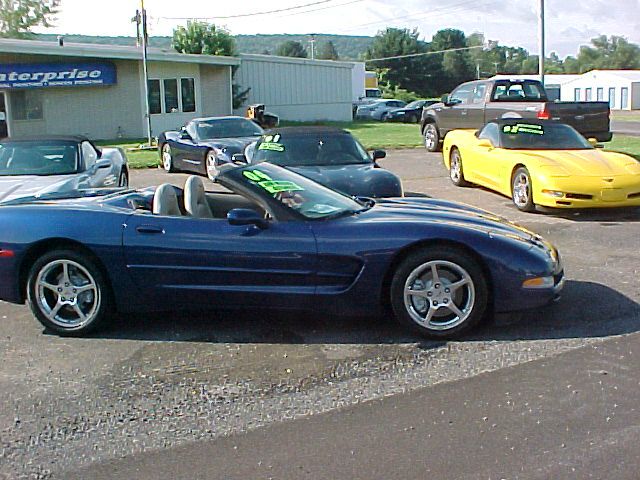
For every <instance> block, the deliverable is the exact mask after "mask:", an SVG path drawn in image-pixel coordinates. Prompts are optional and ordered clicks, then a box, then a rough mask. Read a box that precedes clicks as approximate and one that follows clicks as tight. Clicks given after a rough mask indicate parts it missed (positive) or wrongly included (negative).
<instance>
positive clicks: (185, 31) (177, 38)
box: [0, 0, 251, 108]
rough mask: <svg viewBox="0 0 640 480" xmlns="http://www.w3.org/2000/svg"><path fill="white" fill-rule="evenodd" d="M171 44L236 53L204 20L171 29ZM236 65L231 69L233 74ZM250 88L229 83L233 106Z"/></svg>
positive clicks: (239, 103) (201, 51)
mask: <svg viewBox="0 0 640 480" xmlns="http://www.w3.org/2000/svg"><path fill="white" fill-rule="evenodd" d="M0 1H2V0H0ZM171 44H172V45H173V48H174V49H175V50H177V51H178V52H180V53H189V54H197V55H225V56H229V57H231V56H233V55H236V52H237V50H236V41H235V39H234V38H233V36H232V35H231V34H230V33H229V32H227V31H226V30H224V29H222V28H218V27H216V26H215V25H213V24H210V23H206V22H191V21H189V22H187V26H186V28H185V27H183V26H180V27H178V28H176V29H175V30H174V31H173V39H172V42H171ZM236 69H237V68H236V67H233V69H232V76H235V73H236ZM250 91H251V88H245V89H243V88H242V86H241V85H238V84H236V83H233V84H232V85H231V93H232V97H233V100H232V103H233V108H240V107H241V106H242V104H243V103H244V102H245V101H246V99H247V97H248V96H249V92H250Z"/></svg>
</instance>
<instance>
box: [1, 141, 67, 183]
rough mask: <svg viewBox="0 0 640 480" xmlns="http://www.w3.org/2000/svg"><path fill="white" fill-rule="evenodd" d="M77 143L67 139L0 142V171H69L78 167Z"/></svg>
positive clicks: (43, 173) (45, 172) (26, 173)
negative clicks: (65, 140) (66, 140)
mask: <svg viewBox="0 0 640 480" xmlns="http://www.w3.org/2000/svg"><path fill="white" fill-rule="evenodd" d="M78 158H79V157H78V146H77V144H76V143H71V142H64V141H51V142H43V141H33V142H2V143H0V175H12V176H13V175H15V176H17V175H68V174H71V173H76V172H77V171H78Z"/></svg>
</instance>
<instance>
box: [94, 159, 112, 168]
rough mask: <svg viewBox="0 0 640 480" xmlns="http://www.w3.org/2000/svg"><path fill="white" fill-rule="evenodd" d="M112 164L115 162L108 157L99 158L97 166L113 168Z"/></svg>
mask: <svg viewBox="0 0 640 480" xmlns="http://www.w3.org/2000/svg"><path fill="white" fill-rule="evenodd" d="M112 165H113V164H112V163H111V160H109V159H108V158H105V159H102V160H98V161H97V162H96V168H111V167H112Z"/></svg>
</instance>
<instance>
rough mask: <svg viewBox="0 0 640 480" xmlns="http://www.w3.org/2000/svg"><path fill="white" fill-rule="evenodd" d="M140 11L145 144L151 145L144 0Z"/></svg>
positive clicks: (141, 0)
mask: <svg viewBox="0 0 640 480" xmlns="http://www.w3.org/2000/svg"><path fill="white" fill-rule="evenodd" d="M140 10H141V12H142V71H143V75H144V105H145V118H146V119H147V144H148V145H149V146H151V113H150V108H149V71H148V70H147V11H146V10H145V9H144V0H140Z"/></svg>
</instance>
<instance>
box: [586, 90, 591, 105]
mask: <svg viewBox="0 0 640 480" xmlns="http://www.w3.org/2000/svg"><path fill="white" fill-rule="evenodd" d="M584 99H585V100H586V101H587V102H590V101H591V88H585V89H584Z"/></svg>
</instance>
